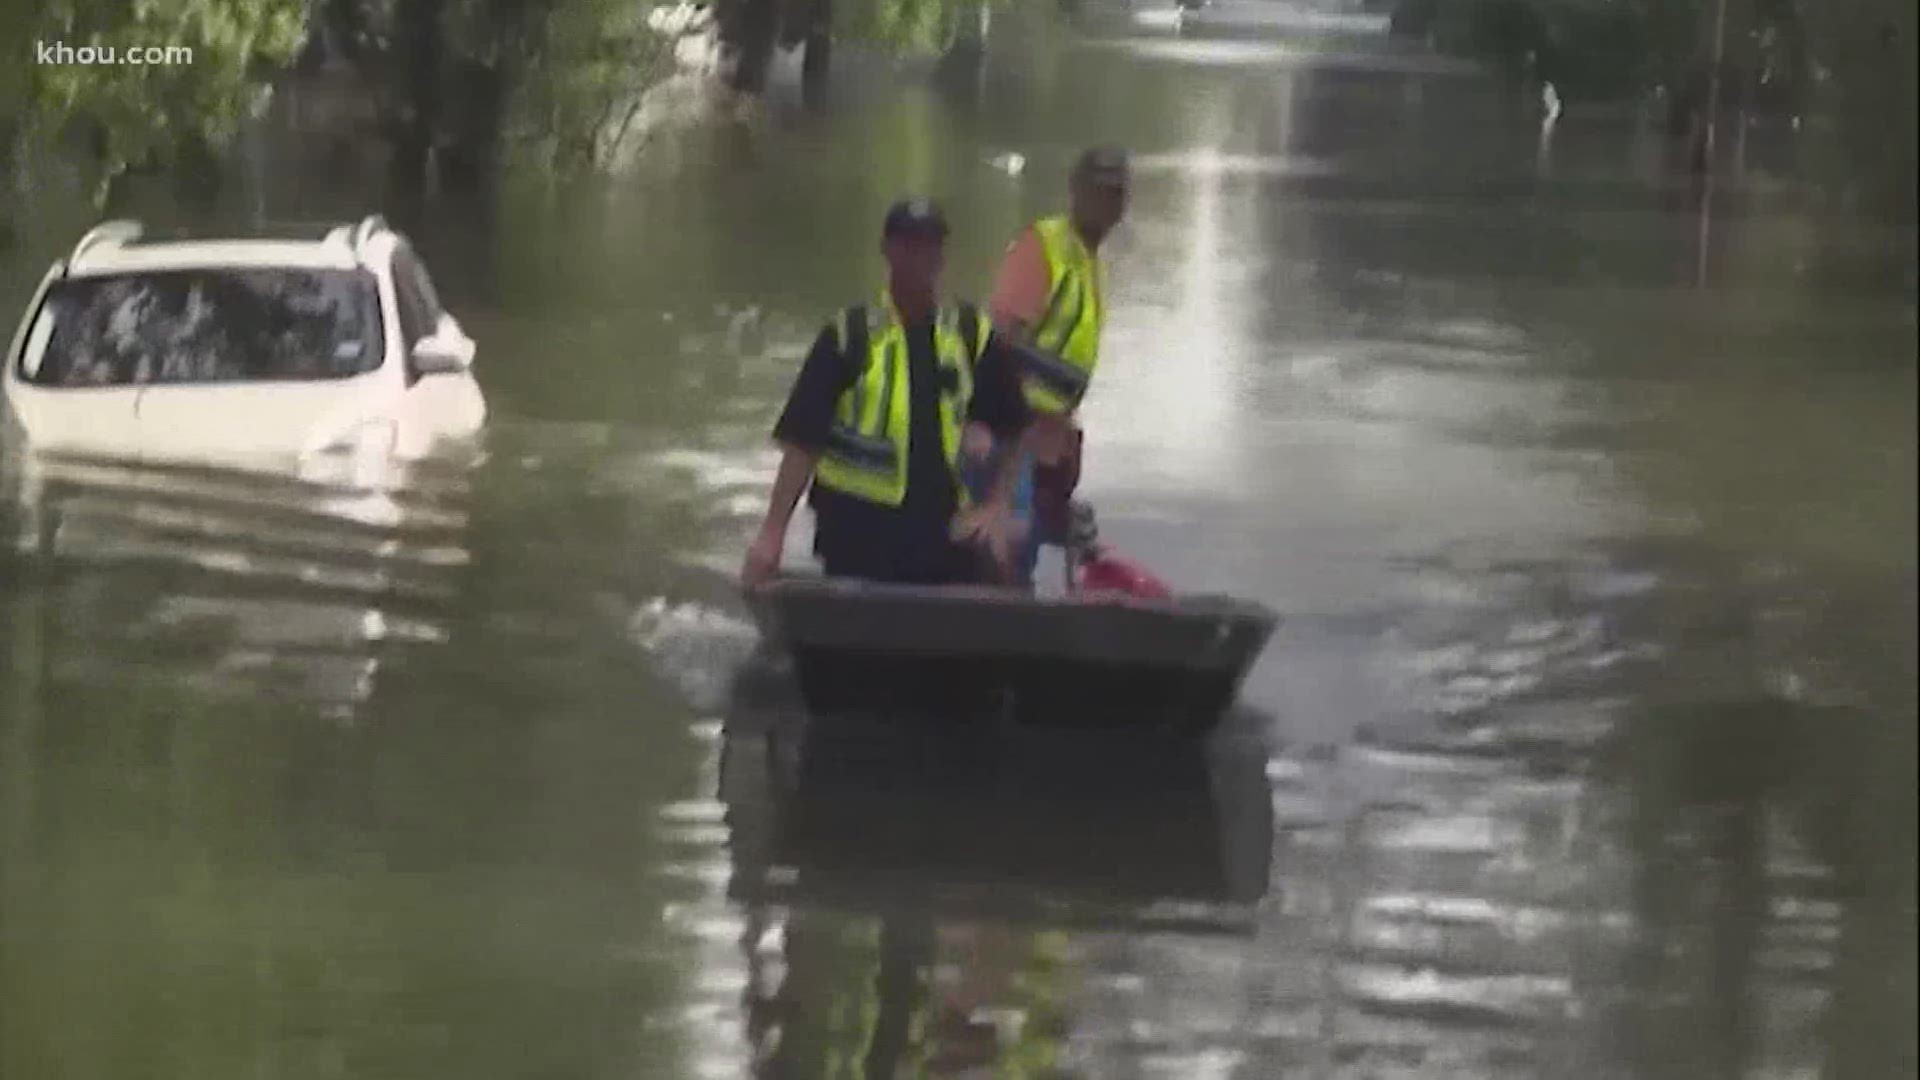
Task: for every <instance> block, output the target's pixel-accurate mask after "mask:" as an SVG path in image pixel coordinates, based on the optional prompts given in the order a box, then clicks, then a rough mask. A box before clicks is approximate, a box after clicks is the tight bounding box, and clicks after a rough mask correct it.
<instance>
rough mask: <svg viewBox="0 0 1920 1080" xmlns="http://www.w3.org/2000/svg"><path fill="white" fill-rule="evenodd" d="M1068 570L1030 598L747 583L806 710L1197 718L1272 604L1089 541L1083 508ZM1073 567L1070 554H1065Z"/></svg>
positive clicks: (1222, 702) (1231, 687) (1076, 721)
mask: <svg viewBox="0 0 1920 1080" xmlns="http://www.w3.org/2000/svg"><path fill="white" fill-rule="evenodd" d="M1078 512H1079V513H1080V514H1081V515H1082V516H1083V518H1084V520H1085V524H1083V525H1081V526H1080V527H1078V528H1076V530H1075V534H1076V540H1075V542H1074V543H1073V544H1072V545H1070V547H1069V555H1070V559H1069V567H1070V569H1069V575H1070V578H1069V580H1070V581H1077V582H1079V583H1081V584H1082V586H1085V585H1087V584H1089V583H1098V582H1102V581H1104V582H1116V583H1118V584H1116V585H1114V586H1113V587H1107V588H1086V587H1082V588H1078V589H1076V590H1075V591H1073V592H1069V593H1068V594H1066V595H1064V596H1061V597H1036V596H1033V595H1031V594H1028V593H1025V592H1020V591H1013V590H1007V589H994V588H988V587H954V586H943V587H918V586H896V585H874V584H870V583H866V582H859V581H845V580H834V579H825V578H785V579H781V580H778V581H775V582H773V583H770V584H769V585H768V586H766V587H765V588H763V589H760V590H757V591H756V592H755V594H754V595H753V597H752V598H751V603H752V606H753V610H754V616H755V619H756V620H757V621H758V623H759V625H760V631H761V634H762V636H763V638H764V639H765V640H766V641H767V642H768V643H769V645H771V646H773V647H774V648H775V649H777V650H780V651H784V652H785V653H786V654H787V655H788V656H789V657H790V658H791V660H792V664H793V674H794V676H795V681H796V682H797V684H798V689H799V692H800V695H801V697H802V699H803V701H804V703H805V704H806V706H807V708H808V709H809V711H811V712H814V713H816V714H822V715H828V714H847V713H858V714H867V715H871V714H876V713H878V714H895V713H909V714H914V715H922V714H938V715H947V716H964V717H973V718H978V717H980V716H983V715H985V716H996V715H997V716H1003V717H1005V718H1007V719H1010V720H1012V721H1014V722H1015V723H1017V724H1019V725H1021V726H1039V727H1076V728H1087V727H1092V728H1102V727H1107V728H1111V727H1122V728H1130V729H1132V728H1142V727H1145V728H1152V729H1158V730H1174V731H1182V732H1189V733H1204V732H1206V731H1209V730H1211V729H1212V728H1213V727H1214V725H1215V724H1216V723H1217V722H1218V720H1219V719H1220V717H1221V715H1222V714H1224V713H1225V712H1226V711H1227V708H1228V707H1229V706H1230V705H1231V704H1232V703H1233V700H1234V697H1235V695H1236V694H1238V692H1239V689H1240V684H1241V682H1242V680H1243V679H1244V678H1245V676H1246V674H1247V671H1248V670H1249V669H1250V668H1252V666H1253V664H1254V661H1255V660H1257V659H1258V658H1259V656H1260V653H1261V651H1262V650H1263V649H1265V647H1266V644H1267V641H1268V639H1269V638H1270V637H1271V636H1272V634H1273V630H1274V627H1275V625H1276V624H1277V623H1278V621H1279V619H1278V616H1277V615H1275V614H1274V612H1272V611H1271V610H1269V609H1268V608H1266V607H1265V606H1264V605H1261V604H1258V603H1254V602H1251V601H1247V600H1240V599H1235V598H1233V597H1227V596H1179V595H1174V594H1171V593H1169V592H1168V591H1167V590H1165V588H1164V587H1163V586H1161V585H1160V584H1159V582H1158V581H1157V579H1154V578H1152V576H1151V575H1150V574H1147V573H1145V572H1144V571H1141V570H1138V569H1137V568H1132V564H1130V563H1128V562H1127V561H1126V560H1124V559H1122V558H1120V557H1118V556H1116V555H1115V554H1113V553H1112V552H1111V551H1109V550H1107V549H1105V548H1102V547H1100V546H1099V545H1098V544H1097V543H1096V542H1094V540H1093V531H1092V528H1091V524H1090V522H1091V518H1090V513H1088V512H1086V511H1084V510H1081V511H1078ZM1076 566H1077V567H1078V569H1077V570H1076V569H1074V567H1076Z"/></svg>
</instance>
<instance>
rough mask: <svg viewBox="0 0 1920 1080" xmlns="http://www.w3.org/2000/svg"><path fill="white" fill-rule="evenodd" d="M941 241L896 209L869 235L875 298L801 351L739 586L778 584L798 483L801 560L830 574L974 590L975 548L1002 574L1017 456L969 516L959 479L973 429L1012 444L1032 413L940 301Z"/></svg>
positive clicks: (980, 336)
mask: <svg viewBox="0 0 1920 1080" xmlns="http://www.w3.org/2000/svg"><path fill="white" fill-rule="evenodd" d="M946 235H947V225H946V220H945V218H944V217H943V216H942V215H941V213H940V210H939V208H938V207H937V206H934V205H933V204H932V203H931V202H929V201H927V200H925V199H915V200H910V201H906V202H901V203H897V204H895V205H894V206H893V207H892V208H891V209H890V210H888V212H887V216H886V220H885V224H884V225H883V227H882V241H881V251H882V253H883V254H884V255H885V257H886V261H887V274H888V281H887V292H886V294H885V295H884V296H882V297H881V298H880V299H879V301H878V302H877V303H874V304H872V305H867V306H856V307H852V308H848V309H847V310H846V311H844V312H842V313H841V315H840V317H839V318H838V319H837V320H836V321H834V322H833V323H830V324H828V325H827V327H826V328H825V329H823V330H821V332H820V335H819V337H818V338H817V339H816V340H815V341H814V344H813V348H812V350H811V351H810V352H809V353H808V355H807V359H806V361H805V363H804V364H803V365H802V367H801V369H800V375H799V377H798V378H797V379H796V380H795V381H794V385H793V390H792V393H791V394H790V396H789V397H788V399H787V405H786V409H785V411H784V412H783V413H782V414H781V416H780V420H779V422H778V423H777V424H776V425H775V427H774V432H773V436H774V440H775V441H776V442H777V443H779V445H780V448H781V455H780V468H779V472H778V474H777V475H776V476H775V478H774V484H773V494H772V497H771V499H770V500H769V502H768V506H767V512H766V516H765V518H764V519H763V521H762V523H761V526H760V531H759V534H758V535H757V536H756V537H755V539H754V541H753V544H752V546H751V547H749V548H748V549H747V557H746V562H745V565H744V566H743V567H742V569H741V580H742V581H743V582H744V583H745V584H747V585H748V586H753V585H758V584H760V583H763V582H765V581H767V580H769V579H770V578H772V577H773V576H774V575H775V574H777V573H778V572H779V569H780V556H781V549H782V548H783V547H784V545H785V541H786V535H787V526H788V524H789V523H790V522H791V520H792V517H793V510H794V507H795V506H796V505H797V504H798V503H799V501H800V495H801V493H802V492H804V491H807V490H808V489H809V486H811V495H810V498H809V502H810V503H811V505H812V507H813V511H814V521H815V530H814V554H815V555H817V556H818V557H819V558H820V561H821V563H822V565H823V569H824V570H825V572H826V573H827V575H828V576H830V577H853V578H862V579H865V580H869V581H877V582H888V583H900V584H927V585H945V584H959V583H965V582H972V581H978V580H981V579H982V577H983V576H984V575H983V573H982V558H981V551H980V549H981V548H982V547H985V548H988V549H989V550H990V551H991V552H992V554H993V555H994V557H995V559H996V560H997V561H999V562H1000V563H1001V564H1002V565H1003V566H1004V564H1005V562H1006V559H1007V553H1006V536H1005V529H1006V527H1007V523H1008V514H1009V509H1008V504H1009V498H1010V495H1011V491H1012V480H1013V478H1014V471H1013V470H1014V467H1015V466H1016V465H1017V464H1018V460H1017V459H1018V455H1017V454H1009V455H1003V456H1004V457H1005V458H1006V460H1005V462H1004V463H1003V465H1002V467H1001V468H1000V469H998V470H996V473H995V476H994V480H993V482H992V483H991V484H990V485H988V486H989V490H988V491H986V492H984V493H982V495H981V497H980V500H979V502H978V504H974V503H973V501H972V500H971V499H970V498H969V493H968V490H967V488H966V486H965V485H964V484H962V483H961V482H960V468H961V465H962V463H963V460H964V456H965V454H967V453H969V452H978V451H979V450H980V449H981V447H980V446H979V445H978V444H979V443H980V442H981V440H980V438H979V435H980V434H981V430H982V429H984V431H985V432H989V433H991V437H992V439H993V440H994V441H997V442H1000V443H1003V444H1005V445H1016V444H1018V443H1019V442H1020V441H1021V436H1022V434H1023V432H1024V431H1025V430H1026V428H1027V426H1028V423H1029V421H1030V420H1031V418H1032V411H1031V409H1030V408H1029V406H1028V404H1027V402H1026V400H1025V399H1024V398H1023V396H1022V393H1021V387H1020V379H1019V373H1018V369H1017V367H1016V363H1017V362H1016V361H1015V360H1014V359H1013V357H1012V355H1011V353H1009V352H1008V350H1006V349H1005V348H1004V347H1003V346H1001V345H1000V343H999V340H998V338H997V336H996V335H995V334H994V333H993V332H992V325H991V323H989V321H988V320H987V318H986V316H985V315H984V314H982V313H981V312H979V311H978V310H976V309H975V308H973V307H972V306H971V305H966V304H960V305H953V306H942V305H941V304H940V293H939V289H940V272H941V269H942V267H943V265H944V262H945V246H946ZM963 432H964V433H965V434H964V435H963Z"/></svg>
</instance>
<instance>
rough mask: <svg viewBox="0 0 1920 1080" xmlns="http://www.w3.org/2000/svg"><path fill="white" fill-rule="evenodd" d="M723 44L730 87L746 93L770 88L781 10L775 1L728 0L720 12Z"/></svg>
mask: <svg viewBox="0 0 1920 1080" xmlns="http://www.w3.org/2000/svg"><path fill="white" fill-rule="evenodd" d="M718 15H719V23H720V45H721V47H722V49H723V50H724V51H725V55H726V57H727V66H728V70H727V72H726V81H727V85H728V86H730V87H732V88H733V89H735V90H738V91H740V92H741V93H743V94H758V93H760V92H761V91H763V90H765V89H766V88H767V66H768V64H769V63H770V62H771V61H772V59H773V41H774V34H775V33H776V31H777V30H778V29H779V27H778V22H779V18H780V9H779V7H778V5H777V4H776V3H775V0H728V2H726V3H724V4H722V5H721V7H720V10H719V12H718Z"/></svg>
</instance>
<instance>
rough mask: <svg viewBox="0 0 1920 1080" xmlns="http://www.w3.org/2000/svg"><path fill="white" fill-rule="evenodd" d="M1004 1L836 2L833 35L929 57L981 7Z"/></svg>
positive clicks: (951, 39)
mask: <svg viewBox="0 0 1920 1080" xmlns="http://www.w3.org/2000/svg"><path fill="white" fill-rule="evenodd" d="M1004 2H1005V0H835V3H834V8H833V32H834V36H835V37H836V38H839V39H841V40H844V41H859V42H865V43H870V44H875V45H880V46H884V47H886V48H887V49H888V50H890V51H893V52H898V53H906V54H921V55H925V54H930V53H937V52H940V51H942V50H944V49H945V48H946V47H947V46H948V45H950V44H952V42H953V39H954V37H955V36H956V35H957V34H958V33H959V32H960V29H961V27H962V26H963V25H965V24H966V23H967V22H968V21H970V20H975V19H978V18H979V17H980V11H981V9H982V8H983V7H984V8H992V7H997V6H1000V5H1001V4H1002V3H1004Z"/></svg>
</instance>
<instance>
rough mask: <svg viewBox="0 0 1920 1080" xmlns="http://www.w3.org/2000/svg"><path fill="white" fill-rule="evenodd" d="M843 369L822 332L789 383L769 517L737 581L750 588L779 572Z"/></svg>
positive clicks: (842, 385) (834, 335) (828, 332)
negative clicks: (791, 382)
mask: <svg viewBox="0 0 1920 1080" xmlns="http://www.w3.org/2000/svg"><path fill="white" fill-rule="evenodd" d="M846 381H847V365H846V363H845V359H844V357H843V355H842V353H841V350H840V335H839V332H838V331H837V330H835V329H834V328H833V327H832V326H828V327H827V328H825V329H823V330H822V331H820V335H819V336H818V337H816V338H815V339H814V342H813V348H812V349H810V350H809V351H808V352H807V359H806V362H805V363H803V364H802V365H801V367H800V376H799V377H798V378H796V379H795V380H794V382H793V390H792V392H791V393H790V394H788V396H787V406H786V408H785V409H784V410H782V411H781V413H780V419H779V421H778V422H777V423H775V424H774V427H773V438H774V441H775V442H776V443H778V444H779V446H780V467H779V470H778V471H777V472H775V474H774V478H773V491H772V493H771V494H770V495H769V496H768V498H767V512H766V515H765V516H764V517H762V518H761V520H760V531H759V533H758V534H756V535H755V537H754V541H753V543H752V545H751V546H749V547H748V548H747V557H746V562H745V564H744V565H743V566H742V567H741V570H740V580H741V581H742V583H744V584H746V585H748V586H754V585H759V584H761V583H763V582H765V581H767V580H768V579H770V578H772V577H773V576H774V575H775V574H777V573H779V571H780V553H781V551H782V550H783V549H784V548H785V547H786V542H787V528H788V527H789V526H790V525H792V523H793V511H794V509H795V508H796V507H798V506H799V505H800V496H802V495H804V494H806V491H807V485H808V483H809V482H810V481H812V479H813V473H814V469H815V468H817V467H818V466H819V464H820V449H821V448H822V447H824V446H825V445H826V443H827V431H828V429H829V428H830V427H831V425H832V423H833V409H834V404H835V402H837V401H838V400H839V398H840V394H841V392H842V391H843V390H845V389H846Z"/></svg>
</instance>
